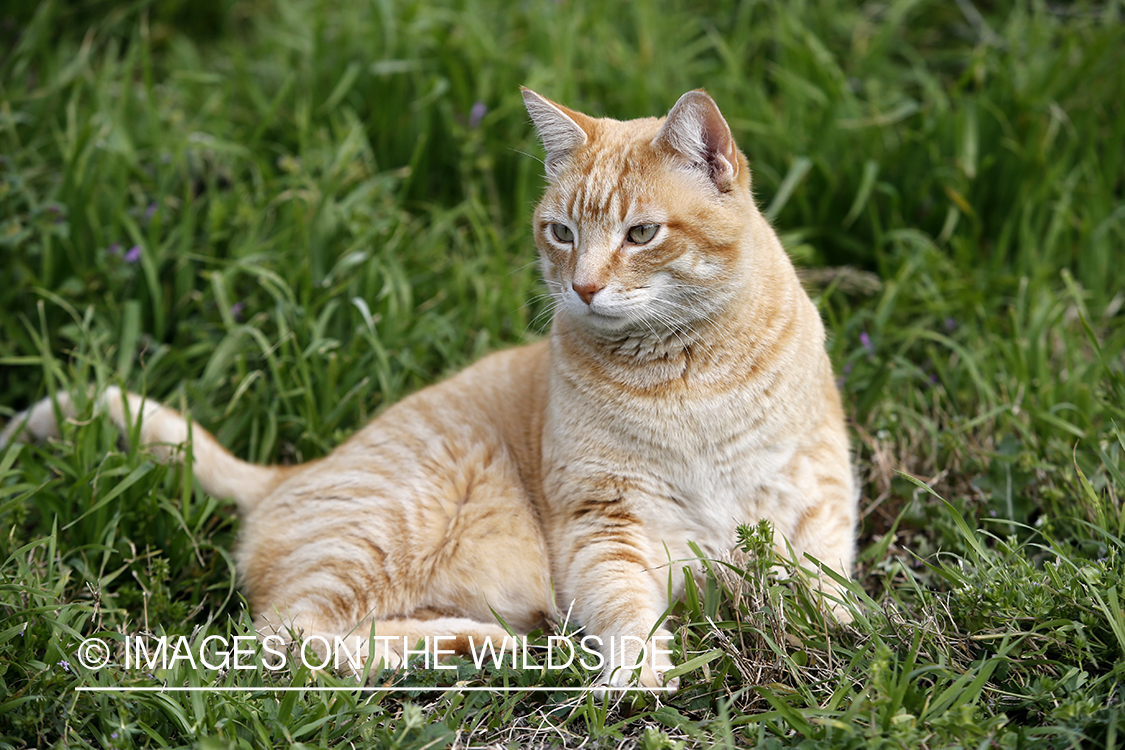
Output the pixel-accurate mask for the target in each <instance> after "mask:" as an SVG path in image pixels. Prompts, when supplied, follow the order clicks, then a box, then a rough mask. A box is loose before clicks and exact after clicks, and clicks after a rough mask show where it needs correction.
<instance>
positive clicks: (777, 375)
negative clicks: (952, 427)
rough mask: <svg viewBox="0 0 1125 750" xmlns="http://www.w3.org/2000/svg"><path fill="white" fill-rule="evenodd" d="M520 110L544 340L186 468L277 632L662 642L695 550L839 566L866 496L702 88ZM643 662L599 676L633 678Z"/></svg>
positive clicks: (201, 446)
mask: <svg viewBox="0 0 1125 750" xmlns="http://www.w3.org/2000/svg"><path fill="white" fill-rule="evenodd" d="M524 99H525V102H526V104H527V109H528V112H529V113H530V115H531V117H532V119H533V121H534V122H535V125H536V127H537V129H538V131H539V134H540V137H541V138H542V140H543V143H544V146H545V148H546V151H547V159H546V165H547V172H548V176H549V185H548V187H547V191H546V194H545V195H544V198H543V200H542V202H541V203H540V205H539V206H538V208H537V210H536V213H535V223H534V232H535V239H536V244H537V245H538V247H539V251H540V258H541V262H542V269H543V276H544V279H545V281H546V283H547V285H548V288H549V290H550V292H551V294H552V297H553V302H554V305H555V317H554V325H553V328H552V332H551V336H550V340H549V342H543V343H540V344H534V345H531V346H527V347H523V348H519V349H513V350H509V351H504V352H500V353H498V354H494V355H492V356H490V357H487V358H485V359H483V360H481V361H480V362H478V363H477V364H475V365H473V366H472V367H470V368H468V369H467V370H465V371H464V372H462V373H461V374H459V375H457V376H455V377H453V378H451V379H449V380H447V381H445V382H443V383H440V384H438V385H435V386H432V387H430V388H428V389H425V390H423V391H421V392H419V393H416V394H414V395H413V396H411V397H409V398H407V399H405V400H403V401H402V402H400V403H399V404H397V405H395V406H393V407H391V408H390V409H388V410H387V411H386V412H385V413H384V414H383V415H381V416H380V417H379V418H378V419H376V420H375V421H374V422H372V423H371V424H369V425H368V426H367V427H365V428H364V429H362V430H360V431H359V432H357V433H356V434H355V435H354V436H353V437H352V438H351V439H349V440H348V441H346V442H345V443H344V444H342V445H341V446H339V447H338V448H337V449H336V450H335V451H333V452H332V453H331V454H330V455H329V456H327V457H325V458H323V459H320V460H318V461H313V462H311V463H308V464H304V465H301V466H297V467H262V466H254V465H251V464H247V463H245V462H243V461H240V460H238V459H236V458H234V457H233V456H231V455H230V454H229V453H227V452H226V451H225V450H224V449H223V448H222V447H221V446H219V445H218V443H216V441H215V440H214V439H213V438H212V437H211V436H210V434H209V433H207V432H206V431H205V430H204V429H203V428H202V427H200V426H198V425H192V426H191V429H190V436H191V439H192V451H193V462H194V463H193V465H194V471H195V475H196V476H197V477H198V479H199V480H200V482H201V483H202V485H203V487H204V488H205V489H206V490H207V492H209V493H212V494H214V495H217V496H220V497H231V498H234V499H235V500H236V501H237V503H238V508H239V513H240V515H241V518H242V521H241V541H240V544H239V547H238V550H237V560H238V566H239V571H240V574H241V578H242V582H243V586H244V587H245V590H246V592H247V595H248V598H249V601H250V603H251V606H252V608H253V610H254V613H255V616H256V623H257V625H258V627H259V628H260V630H261V631H262V632H263V633H266V632H277V633H282V634H284V635H285V636H286V637H292V636H294V635H295V634H297V633H303V634H306V635H307V634H310V633H316V634H323V635H326V636H328V637H329V638H331V637H332V636H335V635H341V636H343V635H348V634H361V635H366V634H367V633H368V632H369V631H370V630H371V626H372V623H374V629H375V631H376V633H377V634H378V635H393V636H399V635H403V636H407V637H408V638H412V639H418V638H421V637H423V636H426V635H431V636H432V635H460V636H472V637H474V638H476V639H477V643H480V640H481V639H482V638H483V637H484V636H492V637H493V638H502V637H503V636H504V632H503V631H502V630H501V629H500V627H499V626H498V625H497V624H496V621H495V618H494V617H493V614H492V613H493V612H496V613H497V614H499V615H500V616H501V617H502V618H503V620H504V621H505V622H506V623H508V624H509V625H510V626H512V627H513V628H514V629H516V630H517V631H519V632H527V631H529V630H531V629H534V628H536V627H538V626H540V625H542V624H544V623H545V622H548V621H553V620H558V619H559V618H560V613H567V612H570V613H572V616H573V618H574V620H576V621H577V622H578V623H580V624H581V625H583V626H584V627H585V631H586V632H587V633H590V634H594V635H597V636H600V637H601V638H603V639H608V638H609V637H611V636H613V637H615V638H617V639H620V637H621V636H631V637H633V638H635V639H637V641H635V642H636V643H639V642H643V641H646V640H647V639H648V638H649V635H650V634H653V635H654V636H655V637H657V638H658V639H659V638H660V637H665V636H668V635H670V634H669V632H668V631H667V629H666V628H665V626H664V625H663V624H660V623H659V621H660V618H661V616H662V614H663V613H664V612H665V611H666V610H667V608H668V607H669V604H670V599H669V594H671V596H672V597H677V596H679V595H680V593H681V592H682V590H683V585H684V582H683V580H682V574H680V573H679V568H680V567H681V566H682V565H685V564H686V565H689V566H690V567H693V568H695V569H698V564H697V563H692V562H690V561H691V560H693V559H694V555H693V554H692V551H691V549H690V546H689V545H691V544H692V543H695V544H698V545H699V548H700V549H701V550H702V551H703V552H704V554H706V555H708V556H712V557H715V558H719V557H721V556H722V555H723V554H724V553H725V552H726V551H728V550H729V549H730V548H731V547H732V545H733V544H734V543H735V538H736V536H735V535H736V528H737V526H738V525H739V524H742V523H754V522H756V521H758V520H760V519H768V520H769V521H771V522H772V524H773V526H774V529H775V530H776V533H777V536H778V539H777V543H778V546H779V548H781V549H785V548H786V545H789V546H791V547H792V549H793V550H794V551H795V552H796V553H797V554H798V555H803V554H806V553H807V554H809V555H812V556H813V557H815V558H817V559H818V560H821V561H823V562H824V563H826V564H827V565H829V566H831V567H832V568H834V569H835V570H836V571H838V572H839V573H840V574H842V575H845V576H846V575H848V572H849V570H850V567H851V565H852V561H853V543H854V542H853V534H854V526H855V522H856V500H857V497H856V488H855V485H854V479H853V472H852V467H851V464H850V460H849V454H848V440H847V435H846V432H845V427H844V418H843V413H842V410H841V407H840V399H839V395H838V393H837V391H836V387H835V385H834V381H833V376H832V370H831V366H830V363H829V360H828V357H827V355H826V353H825V349H824V330H823V327H822V325H821V322H820V319H819V316H818V314H817V312H816V309H815V308H814V307H813V304H812V302H811V301H810V300H809V298H808V296H807V295H806V294H805V292H804V291H803V290H802V288H801V286H800V284H799V283H798V280H797V276H796V274H795V272H794V269H793V267H792V265H791V263H790V261H789V259H788V257H787V256H786V254H785V252H784V250H783V249H782V247H781V244H780V243H779V241H778V239H777V236H776V234H775V233H774V231H773V230H772V228H771V227H770V226H769V224H768V223H767V222H766V220H765V219H764V218H763V217H762V215H761V213H760V212H759V211H758V208H757V207H756V205H755V202H754V199H753V196H752V194H751V191H750V173H749V169H748V166H747V163H746V159H745V157H744V156H743V155H742V153H741V152H740V151H739V150H738V149H737V147H736V146H735V143H734V141H733V139H732V137H731V133H730V130H729V128H728V127H727V124H726V122H725V120H724V119H723V117H722V115H721V114H720V113H719V110H718V108H717V107H716V106H715V104H714V102H713V101H712V100H711V98H710V97H708V96H707V95H706V94H704V93H703V92H701V91H693V92H688V93H687V94H685V95H684V96H683V97H682V98H681V99H680V101H679V102H678V103H677V104H676V106H675V107H674V108H673V110H672V111H671V113H670V114H669V116H668V117H667V118H665V119H662V120H657V119H646V120H634V121H629V122H617V121H614V120H607V119H594V118H590V117H587V116H585V115H582V114H580V113H578V112H574V111H571V110H569V109H567V108H565V107H562V106H560V105H558V104H555V103H553V102H549V101H548V100H546V99H544V98H543V97H541V96H539V95H538V94H536V93H534V92H531V91H528V90H525V91H524ZM653 227H655V230H654V231H653V229H652V228H653ZM650 234H651V238H649V235H650ZM636 240H643V242H638V241H636ZM101 403H102V404H103V408H105V409H106V410H107V411H108V412H109V415H110V416H111V418H112V419H113V420H114V421H115V422H116V423H117V424H118V425H119V426H120V427H121V428H122V429H123V430H125V431H126V432H128V431H129V427H130V425H129V422H128V419H132V420H136V419H138V418H141V420H142V421H141V441H142V442H143V443H144V444H145V445H148V446H151V447H152V449H153V450H154V451H155V452H156V453H157V455H158V456H159V457H161V458H162V459H165V460H167V459H169V458H172V457H174V455H173V454H174V453H175V451H176V450H177V448H176V446H180V445H181V444H182V443H184V442H185V441H186V440H187V439H188V437H189V427H188V424H187V423H186V422H185V421H184V420H183V419H182V418H181V417H180V416H179V414H177V413H176V412H174V411H172V410H171V409H168V408H166V407H162V406H160V405H158V404H155V403H152V402H149V401H144V400H142V399H141V398H140V397H138V396H135V395H133V394H125V393H123V392H121V391H119V390H117V389H108V390H107V391H106V392H105V393H104V394H103V395H102V397H101ZM57 404H58V407H59V409H60V411H61V412H62V413H63V414H64V415H65V416H71V415H72V411H73V409H72V407H71V404H70V400H69V399H68V398H67V397H66V396H65V394H60V395H59V396H58V399H57ZM23 416H26V420H25V419H24V418H23ZM23 416H21V418H17V419H16V420H14V421H13V423H12V424H10V425H8V427H7V429H6V430H5V431H4V432H3V433H2V434H0V444H3V443H4V442H6V441H8V440H10V439H12V437H13V436H14V435H15V434H16V431H17V430H19V429H21V425H23V427H22V429H23V430H24V431H26V433H27V434H29V435H30V436H33V437H38V438H42V437H47V436H51V435H55V434H57V428H56V424H55V418H54V417H55V407H54V405H53V404H52V403H51V402H49V401H45V402H42V403H40V404H38V405H36V406H35V407H34V408H33V409H31V410H30V411H29V412H28V413H27V414H26V415H23ZM127 416H128V419H127ZM25 422H26V423H25ZM822 586H823V588H825V589H826V590H827V591H829V592H833V591H834V587H832V586H831V585H830V584H822ZM836 610H837V612H838V616H840V617H845V618H846V609H844V608H843V607H840V606H837V607H836ZM654 628H657V630H656V631H655V633H653V629H654ZM667 643H668V642H667V641H665V642H664V643H663V644H662V645H663V646H664V647H665V648H667V647H668V646H667ZM638 652H639V648H636V647H634V648H632V649H631V650H628V651H626V652H624V653H618V654H616V655H614V656H613V657H612V658H610V659H608V661H607V664H606V666H605V669H604V671H603V673H602V675H601V677H600V678H599V680H598V682H599V684H603V685H614V686H621V685H626V684H629V682H630V681H631V680H632V679H634V677H633V673H632V670H631V669H629V667H631V666H632V665H633V664H634V663H635V661H636V657H637V656H638ZM399 656H400V655H397V654H396V655H391V658H390V661H392V662H395V661H396V660H397V658H398V657H399ZM373 661H374V660H373ZM671 667H672V663H671V661H670V660H669V659H668V657H667V656H663V657H661V658H659V659H657V660H656V661H655V662H653V661H652V660H651V659H649V660H647V661H646V666H644V667H643V668H642V669H641V671H640V673H639V675H638V676H637V677H636V679H638V680H639V682H640V684H641V685H645V686H652V687H655V686H661V685H663V686H666V687H668V688H669V689H675V687H676V686H677V685H678V682H679V680H678V679H675V680H667V679H665V676H664V675H665V672H667V670H668V669H670V668H671Z"/></svg>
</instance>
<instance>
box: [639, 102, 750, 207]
mask: <svg viewBox="0 0 1125 750" xmlns="http://www.w3.org/2000/svg"><path fill="white" fill-rule="evenodd" d="M653 143H654V145H656V146H657V148H663V149H666V150H669V151H671V152H672V153H674V154H676V155H678V156H680V157H682V158H683V159H685V160H687V162H688V163H689V164H691V165H692V166H695V167H698V168H700V169H705V170H706V171H707V174H708V175H709V176H710V178H711V181H712V182H713V183H715V187H717V188H718V189H719V190H721V191H722V192H724V193H725V192H727V191H728V190H730V189H731V188H732V187H734V183H735V181H736V180H737V179H738V171H739V165H738V146H736V145H735V143H734V137H733V136H732V135H731V133H730V127H729V126H728V125H727V121H726V120H724V119H723V115H722V113H721V112H719V107H718V105H716V104H715V101H714V100H713V99H712V98H711V97H710V96H708V95H707V93H706V92H705V91H703V90H702V89H696V90H695V91H689V92H687V93H686V94H684V95H683V96H681V97H680V100H679V101H678V102H676V106H674V107H672V111H671V112H669V113H668V117H667V119H665V120H664V125H663V126H662V127H661V128H660V132H659V133H658V134H657V136H656V139H655V140H654V141H653Z"/></svg>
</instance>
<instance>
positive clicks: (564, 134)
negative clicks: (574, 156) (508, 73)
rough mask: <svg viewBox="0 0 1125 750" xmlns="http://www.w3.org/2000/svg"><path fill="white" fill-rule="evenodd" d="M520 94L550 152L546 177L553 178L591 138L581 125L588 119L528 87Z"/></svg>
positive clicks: (544, 145)
mask: <svg viewBox="0 0 1125 750" xmlns="http://www.w3.org/2000/svg"><path fill="white" fill-rule="evenodd" d="M520 91H521V92H522V93H523V103H524V106H525V107H527V113H528V114H529V115H531V121H532V122H534V123H535V129H536V130H537V131H538V132H539V140H540V141H542V142H543V148H544V149H545V150H546V151H547V158H546V159H545V160H544V162H543V165H544V166H545V167H546V168H547V176H548V177H551V178H553V177H555V176H556V175H557V174H558V171H559V166H560V165H561V164H562V162H563V161H564V160H565V159H566V158H567V157H568V156H569V155H570V154H571V152H573V151H574V149H576V148H578V147H579V146H582V145H583V144H585V143H586V141H587V139H588V138H589V136H588V135H587V134H586V131H585V130H583V129H582V126H581V125H580V124H579V122H580V121H581V120H589V118H588V117H586V116H585V115H583V114H580V113H578V112H575V111H573V110H570V109H567V108H566V107H563V106H561V105H559V104H555V103H554V102H552V101H550V100H549V99H546V98H544V97H542V96H540V95H539V94H537V93H535V92H534V91H532V90H531V89H529V88H524V87H522V86H521V87H520Z"/></svg>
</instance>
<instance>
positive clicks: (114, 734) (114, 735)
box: [109, 732, 117, 740]
mask: <svg viewBox="0 0 1125 750" xmlns="http://www.w3.org/2000/svg"><path fill="white" fill-rule="evenodd" d="M109 738H110V739H111V740H115V739H117V732H113V733H111V734H110V735H109Z"/></svg>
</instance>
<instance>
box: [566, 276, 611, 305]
mask: <svg viewBox="0 0 1125 750" xmlns="http://www.w3.org/2000/svg"><path fill="white" fill-rule="evenodd" d="M570 286H571V287H572V288H573V289H574V291H576V292H578V296H579V297H581V298H582V301H583V302H585V303H586V304H587V305H588V304H590V302H591V301H592V300H593V299H594V295H595V294H597V293H598V292H600V291H601V290H602V289H603V288H604V287H603V286H602V285H600V284H598V283H596V282H593V281H591V282H589V283H586V284H579V283H578V282H577V281H575V282H572V283H571V285H570Z"/></svg>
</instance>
